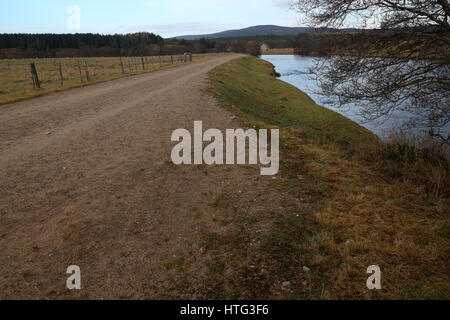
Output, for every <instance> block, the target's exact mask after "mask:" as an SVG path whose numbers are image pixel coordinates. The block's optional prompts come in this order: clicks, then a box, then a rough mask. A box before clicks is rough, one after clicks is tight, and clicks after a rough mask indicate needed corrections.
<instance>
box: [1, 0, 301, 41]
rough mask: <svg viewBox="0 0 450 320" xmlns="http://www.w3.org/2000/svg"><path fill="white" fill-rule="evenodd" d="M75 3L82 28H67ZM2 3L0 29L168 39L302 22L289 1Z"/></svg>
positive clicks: (18, 0) (44, 0) (19, 0)
mask: <svg viewBox="0 0 450 320" xmlns="http://www.w3.org/2000/svg"><path fill="white" fill-rule="evenodd" d="M73 5H76V6H78V7H79V8H80V12H81V15H80V17H81V19H80V22H81V24H80V29H69V28H68V26H67V22H68V19H69V17H70V14H68V13H67V9H68V8H69V7H70V6H73ZM0 6H1V10H0V33H17V32H20V33H75V32H80V33H81V32H94V33H109V34H112V33H130V32H137V31H148V32H154V33H157V34H160V35H161V36H163V37H172V36H177V35H186V34H203V33H213V32H218V31H224V30H228V29H239V28H243V27H249V26H253V25H260V24H275V25H281V26H299V25H300V22H299V20H298V18H299V16H298V14H297V13H296V12H294V11H291V10H289V0H126V1H124V0H69V1H67V0H14V1H6V0H3V1H1V4H0ZM72 13H73V11H72ZM72 21H73V20H72Z"/></svg>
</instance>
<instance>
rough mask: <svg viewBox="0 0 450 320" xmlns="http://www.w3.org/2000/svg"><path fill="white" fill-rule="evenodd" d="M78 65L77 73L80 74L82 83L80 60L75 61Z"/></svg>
mask: <svg viewBox="0 0 450 320" xmlns="http://www.w3.org/2000/svg"><path fill="white" fill-rule="evenodd" d="M77 63H78V72H79V73H80V81H81V83H83V73H82V72H81V65H80V60H77Z"/></svg>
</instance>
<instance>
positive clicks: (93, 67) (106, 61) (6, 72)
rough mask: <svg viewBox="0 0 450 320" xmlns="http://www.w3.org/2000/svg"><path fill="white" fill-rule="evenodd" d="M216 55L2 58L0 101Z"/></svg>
mask: <svg viewBox="0 0 450 320" xmlns="http://www.w3.org/2000/svg"><path fill="white" fill-rule="evenodd" d="M216 55H217V54H197V55H189V54H187V55H186V54H185V55H176V56H141V57H114V58H61V59H57V58H55V59H14V60H0V103H4V102H8V101H10V100H11V101H12V100H14V99H16V98H20V97H22V96H33V95H35V94H37V92H42V91H53V90H58V89H60V88H70V87H75V86H79V85H80V84H86V83H89V82H97V81H103V80H109V79H115V78H119V77H122V76H126V75H133V74H140V73H144V72H149V71H153V70H157V69H159V68H163V67H166V66H170V65H176V64H184V63H187V62H191V61H200V60H203V59H208V58H211V57H212V56H216Z"/></svg>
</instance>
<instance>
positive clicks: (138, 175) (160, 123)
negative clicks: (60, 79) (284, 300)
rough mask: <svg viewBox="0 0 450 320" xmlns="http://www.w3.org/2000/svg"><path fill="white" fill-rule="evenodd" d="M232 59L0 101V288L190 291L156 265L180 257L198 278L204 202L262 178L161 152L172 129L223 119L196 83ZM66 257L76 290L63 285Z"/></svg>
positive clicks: (119, 293) (61, 293) (207, 222)
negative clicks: (77, 270)
mask: <svg viewBox="0 0 450 320" xmlns="http://www.w3.org/2000/svg"><path fill="white" fill-rule="evenodd" d="M232 58H233V57H231V56H230V57H222V58H217V59H214V60H209V61H206V62H201V63H195V64H191V65H187V66H182V67H177V68H173V69H167V70H161V71H158V72H154V73H149V74H143V75H139V76H134V77H129V78H123V79H119V80H114V81H110V82H106V83H102V84H97V85H92V86H89V87H84V88H78V89H72V90H69V91H65V92H61V93H57V94H52V95H48V96H44V97H41V98H36V99H33V100H28V101H22V102H19V103H14V104H9V105H4V106H0V252H1V256H0V298H2V299H16V298H31V299H45V298H49V299H64V298H89V299H100V298H105V299H108V298H115V299H118V298H119V299H155V298H166V297H169V298H171V297H175V298H179V297H187V298H196V297H197V296H196V294H195V293H194V294H192V290H191V293H190V294H189V295H186V296H184V295H183V293H182V292H173V291H170V292H169V291H168V289H167V288H168V287H170V284H171V279H172V278H173V277H175V276H176V274H175V275H174V274H173V273H171V272H170V270H169V269H170V268H167V265H168V264H170V262H171V261H178V260H180V259H183V260H182V261H185V262H189V263H188V265H189V267H188V268H189V274H193V275H196V276H198V281H197V283H198V284H199V287H201V281H202V279H201V278H202V275H203V273H204V271H205V270H204V265H205V261H206V260H207V259H208V253H207V252H206V253H205V250H204V248H201V241H200V238H201V235H202V234H204V233H206V232H211V231H212V230H214V231H215V232H220V228H221V227H220V226H219V224H218V223H217V222H216V219H215V211H214V209H213V208H212V207H211V203H212V202H214V199H216V198H217V197H218V196H220V194H223V193H224V192H229V193H230V194H236V195H237V196H236V197H238V198H239V203H240V204H238V205H239V206H246V208H247V209H248V208H250V205H249V203H251V202H252V201H255V198H256V197H257V194H259V193H261V194H262V192H261V190H262V189H261V188H262V187H261V188H259V187H256V186H259V185H260V184H261V181H262V180H264V179H265V178H264V179H263V178H261V177H260V176H259V169H258V168H254V170H253V169H252V168H250V169H249V168H243V167H238V166H236V167H234V166H233V167H224V166H222V167H204V166H179V167H177V166H174V165H173V164H172V163H171V161H170V152H171V148H172V147H173V144H172V143H171V141H170V136H171V133H172V131H173V130H174V129H177V128H187V129H189V130H192V127H193V121H194V120H202V121H203V123H204V127H205V128H206V127H207V128H221V129H224V128H227V127H230V126H231V127H233V124H232V120H231V115H230V114H229V113H228V112H226V111H224V110H223V109H221V108H220V107H218V106H217V104H216V102H215V100H214V99H213V98H212V97H211V96H210V95H209V94H207V93H206V92H205V89H206V88H207V86H208V83H207V81H206V73H207V72H208V71H209V70H211V69H212V68H214V67H215V66H217V65H219V64H221V63H224V62H226V61H229V60H230V59H232ZM267 179H270V178H267ZM247 190H251V191H247ZM263 201H267V202H268V203H271V204H272V205H275V206H276V204H275V202H274V199H271V197H270V196H267V195H266V196H264V200H263ZM265 206H266V205H265V204H264V203H261V204H260V206H259V207H256V209H255V208H252V209H251V210H253V211H258V210H264V207H265ZM266 208H267V207H266ZM249 210H250V209H249ZM177 259H178V260H177ZM72 264H75V265H79V266H80V267H81V270H82V286H83V290H81V291H76V292H69V291H68V290H67V289H66V286H65V283H66V279H67V277H68V276H67V275H66V274H65V272H66V268H67V267H68V266H69V265H72ZM190 280H191V281H190V282H191V283H192V282H195V281H192V279H190ZM199 290H200V289H199ZM194 291H195V290H194ZM199 294H200V293H199ZM200 296H201V294H200Z"/></svg>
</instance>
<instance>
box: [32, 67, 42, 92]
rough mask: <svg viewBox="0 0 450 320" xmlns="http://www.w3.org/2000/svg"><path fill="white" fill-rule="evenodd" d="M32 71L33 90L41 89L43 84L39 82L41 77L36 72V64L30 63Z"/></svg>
mask: <svg viewBox="0 0 450 320" xmlns="http://www.w3.org/2000/svg"><path fill="white" fill-rule="evenodd" d="M30 70H31V79H32V80H33V89H36V88H38V89H40V88H41V83H40V82H39V76H38V74H37V71H36V65H35V64H34V63H30Z"/></svg>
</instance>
